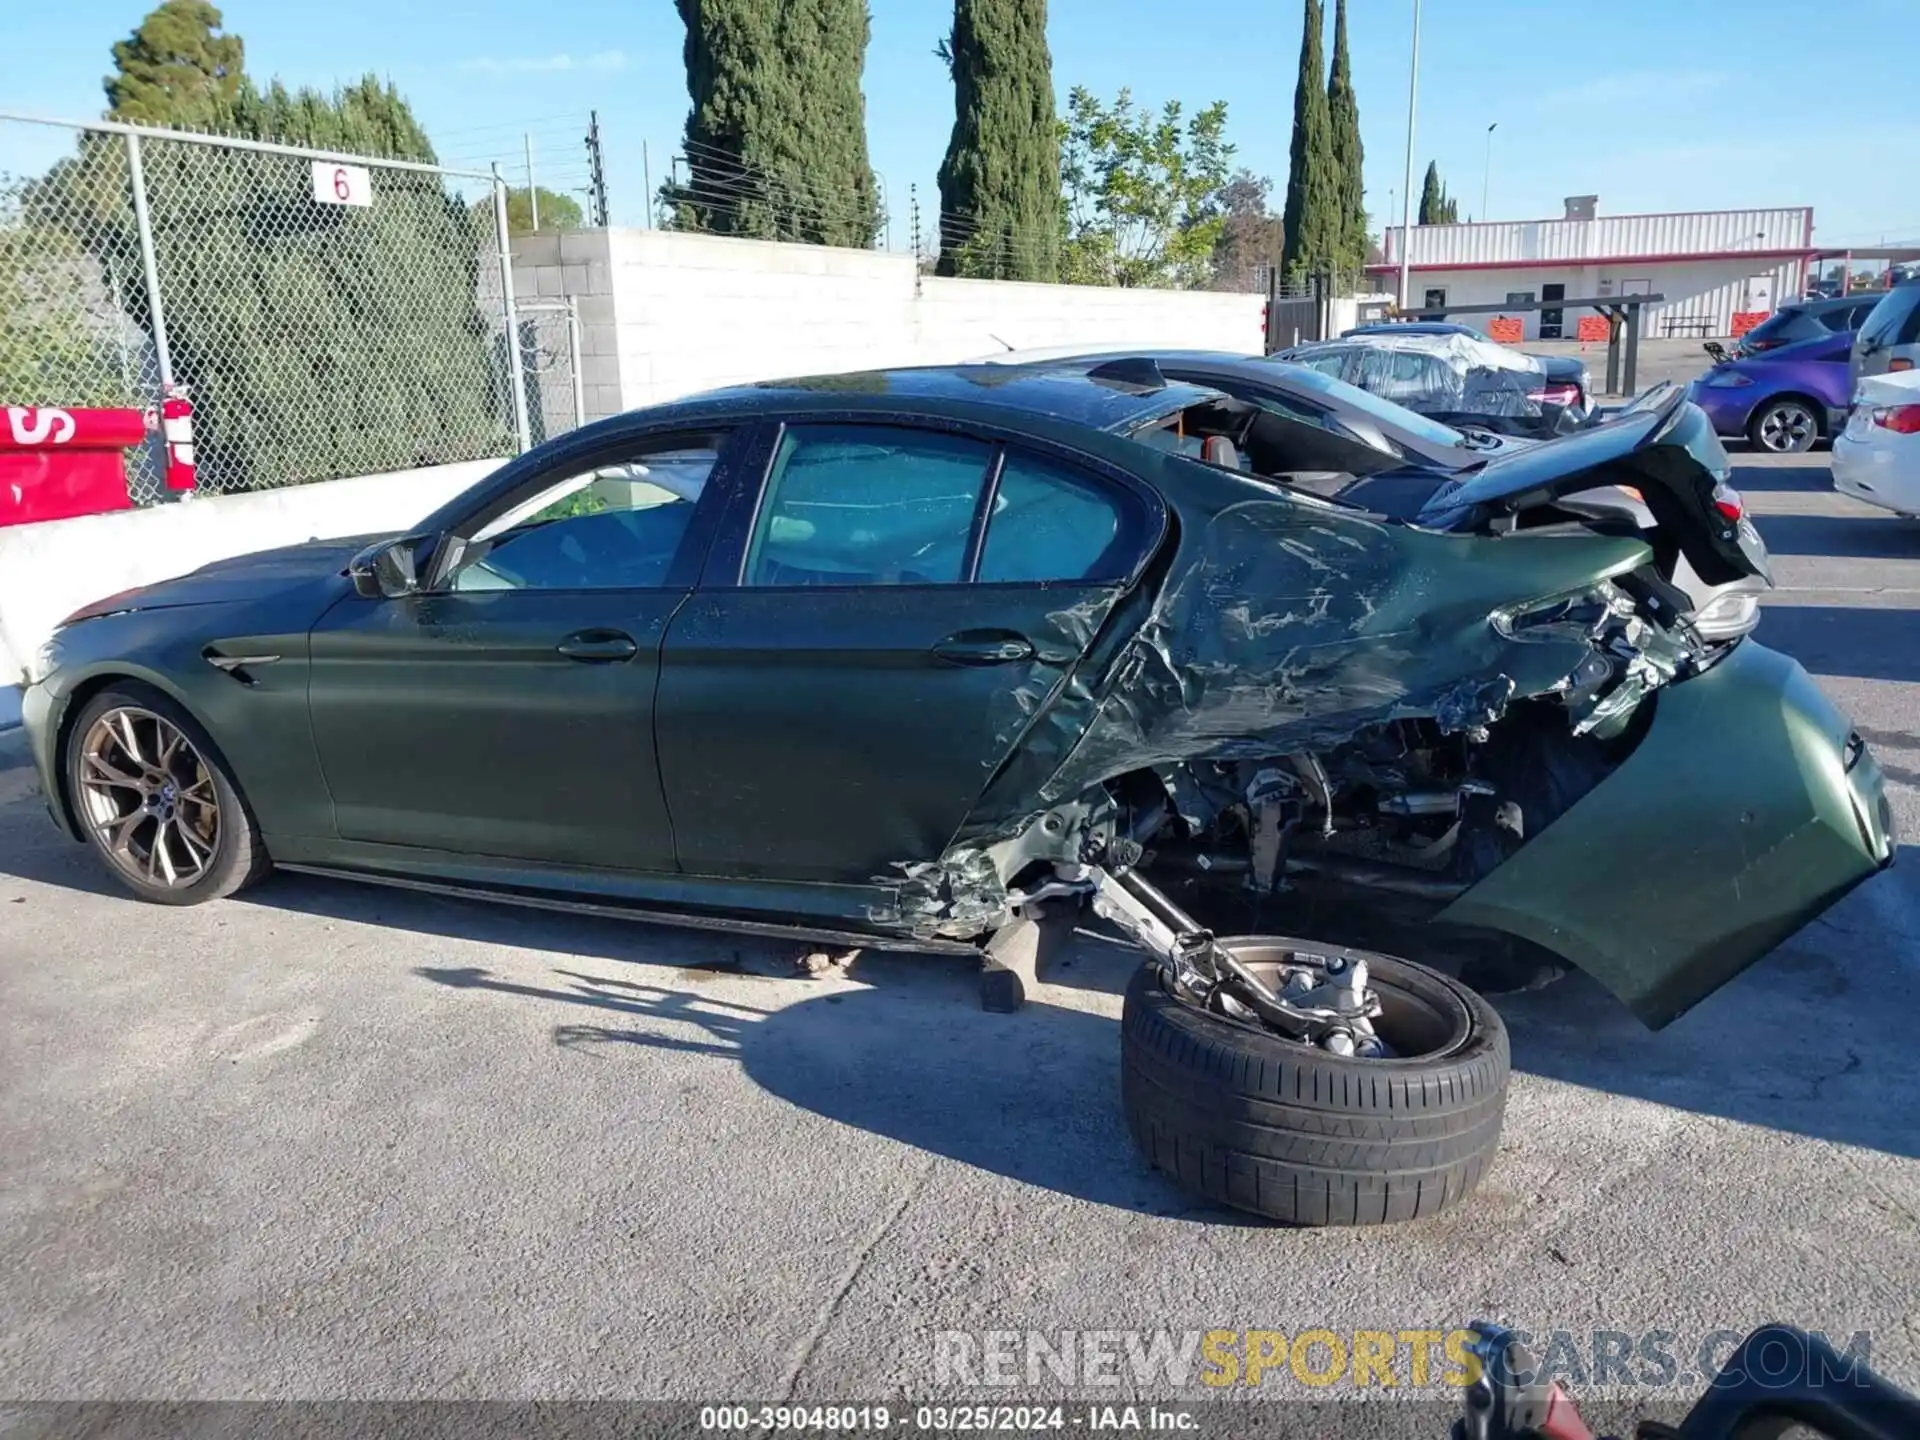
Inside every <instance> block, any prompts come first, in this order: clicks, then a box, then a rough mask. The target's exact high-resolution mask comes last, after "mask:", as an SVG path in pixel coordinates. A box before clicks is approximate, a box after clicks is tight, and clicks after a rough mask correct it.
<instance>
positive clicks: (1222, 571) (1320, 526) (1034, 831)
mask: <svg viewBox="0 0 1920 1440" xmlns="http://www.w3.org/2000/svg"><path fill="white" fill-rule="evenodd" d="M1246 493H1247V491H1246V489H1245V488H1240V489H1238V490H1237V495H1239V496H1244V495H1245V494H1246ZM1650 554H1651V552H1650V551H1649V549H1648V547H1647V546H1646V545H1644V544H1643V543H1641V542H1640V541H1638V540H1632V539H1622V538H1610V537H1602V536H1598V535H1593V534H1590V533H1579V534H1558V535H1544V534H1540V535H1514V536H1508V537H1504V538H1488V537H1476V536H1461V535H1443V534H1437V533H1434V532H1430V531H1424V530H1418V529H1414V528H1412V527H1408V526H1402V525H1392V524H1387V523H1383V522H1381V521H1378V520H1376V519H1374V518H1372V517H1369V516H1367V515H1365V514H1362V513H1359V512H1356V511H1349V510H1343V509H1340V508H1338V507H1334V506H1329V505H1323V504H1319V503H1316V502H1312V501H1310V500H1306V499H1302V498H1297V497H1292V496H1287V495H1276V496H1274V498H1272V499H1259V500H1244V499H1242V500H1239V502H1238V503H1230V504H1227V505H1225V506H1224V507H1223V508H1221V509H1220V510H1218V511H1217V512H1215V513H1213V514H1212V515H1211V517H1210V519H1209V520H1208V521H1207V522H1206V523H1205V524H1204V525H1203V526H1202V527H1201V528H1199V529H1198V530H1197V531H1193V532H1189V533H1188V534H1187V535H1186V536H1184V537H1183V539H1182V542H1181V544H1180V546H1179V548H1178V550H1177V552H1176V553H1175V555H1174V557H1173V561H1172V564H1171V566H1170V568H1169V569H1168V571H1167V573H1166V577H1165V579H1164V581H1163V582H1162V583H1161V585H1160V586H1159V589H1158V595H1157V599H1156V598H1153V594H1154V592H1153V590H1152V589H1151V587H1147V588H1143V589H1142V590H1138V591H1136V592H1134V593H1133V594H1132V595H1130V596H1129V597H1128V598H1127V599H1126V600H1125V601H1123V602H1122V603H1121V605H1120V607H1119V608H1118V610H1117V611H1116V612H1115V613H1114V614H1112V615H1111V616H1108V617H1104V618H1105V620H1106V623H1105V624H1104V625H1103V624H1101V623H1100V620H1099V619H1097V618H1096V617H1095V616H1094V615H1093V614H1091V613H1089V614H1087V615H1084V616H1079V615H1076V616H1072V617H1068V616H1064V615H1063V616H1062V617H1061V628H1062V630H1063V631H1065V630H1082V631H1083V633H1085V632H1084V630H1083V627H1086V626H1088V625H1089V624H1090V625H1091V627H1092V630H1093V632H1094V634H1093V639H1092V647H1091V649H1090V650H1089V651H1088V653H1087V655H1086V656H1085V657H1084V658H1083V659H1082V660H1081V662H1080V664H1079V665H1078V666H1077V667H1075V669H1074V670H1073V671H1072V672H1071V673H1070V674H1068V675H1067V676H1066V678H1065V679H1064V680H1058V681H1057V683H1055V684H1053V685H1052V686H1051V693H1050V694H1049V696H1048V697H1047V699H1046V700H1045V702H1044V703H1043V704H1040V705H1039V706H1038V707H1037V708H1036V707H1035V704H1034V701H1035V697H1034V696H1033V695H1032V694H1031V693H1030V692H1029V691H1028V690H1027V686H1028V685H1029V684H1030V683H1031V682H1032V680H1033V679H1035V678H1037V677H1015V679H1014V683H1013V685H1012V686H1011V687H1010V693H1011V696H1012V697H1013V699H1012V702H1011V703H1012V707H1013V709H1014V710H1016V711H1017V712H1018V713H1019V716H1020V718H1021V719H1022V720H1023V721H1024V724H1025V732H1024V734H1023V735H1022V736H1021V738H1020V740H1019V742H1018V744H1017V746H1016V748H1015V749H1014V751H1013V752H1012V753H1011V754H1010V755H1009V756H1008V758H1007V759H1006V761H1005V762H1003V764H1002V765H1001V766H1000V767H999V769H998V770H997V772H996V774H995V776H994V779H993V781H992V783H991V784H990V785H989V786H988V787H987V789H986V791H985V793H984V794H983V795H982V796H981V798H980V801H979V803H978V804H977V805H976V806H975V808H974V811H973V813H972V814H971V815H970V816H969V818H968V821H967V823H966V825H965V826H964V827H963V828H962V830H961V832H960V834H959V835H958V836H957V837H956V843H955V846H954V848H953V849H952V850H950V851H949V852H948V854H947V855H946V856H944V857H941V859H939V860H938V861H934V862H930V863H929V862H923V861H916V862H911V863H909V864H908V865H906V866H903V870H904V871H905V872H906V874H907V876H908V879H909V881H910V885H909V887H908V888H909V889H911V890H912V891H914V892H915V893H914V894H913V895H912V896H909V897H908V898H907V899H906V900H904V901H903V909H904V910H906V911H907V912H909V913H912V914H916V915H917V916H918V920H917V922H916V923H918V924H920V925H925V926H928V927H932V928H933V929H935V930H937V932H938V933H942V934H959V933H962V928H961V927H963V926H964V925H972V926H973V927H974V932H976V933H977V931H978V929H980V928H982V924H983V923H984V924H986V925H990V924H991V923H993V921H994V919H995V918H997V916H998V915H999V914H1000V913H1001V912H1002V911H1003V910H1004V888H1003V885H1004V881H1005V880H1006V879H1007V878H1008V877H1009V876H1011V875H1013V874H1015V873H1017V871H1018V869H1019V868H1020V867H1021V866H1022V865H1025V864H1028V863H1031V862H1032V861H1034V860H1037V859H1049V858H1059V859H1073V858H1077V857H1076V856H1075V855H1074V854H1073V853H1072V851H1071V849H1070V848H1069V847H1071V846H1072V845H1076V844H1077V843H1078V840H1077V835H1078V827H1077V826H1075V825H1070V824H1062V825H1060V826H1058V827H1056V829H1055V831H1054V832H1053V834H1052V835H1049V834H1046V833H1044V832H1042V831H1041V830H1040V828H1039V822H1040V820H1041V818H1042V817H1043V816H1044V815H1047V814H1048V812H1055V813H1056V814H1057V813H1059V807H1063V806H1068V805H1073V804H1083V803H1085V802H1086V800H1087V797H1089V796H1094V795H1100V794H1103V793H1104V792H1103V791H1102V789H1101V787H1102V786H1103V785H1104V783H1105V782H1107V781H1110V780H1113V779H1115V778H1117V777H1119V776H1122V775H1125V774H1128V773H1130V772H1133V771H1140V770H1152V769H1162V770H1163V773H1164V767H1169V766H1179V765H1184V764H1187V763H1189V762H1193V761H1200V760H1232V759H1257V758H1267V757H1272V756H1276V755H1287V754H1297V753H1302V752H1311V751H1316V750H1323V749H1326V748H1328V747H1330V746H1333V745H1337V744H1339V743H1341V742H1343V741H1345V740H1348V739H1351V738H1352V737H1353V736H1354V735H1355V734H1357V733H1358V732H1359V731H1361V730H1363V729H1365V728H1366V727H1368V726H1372V725H1377V724H1380V723H1383V722H1386V721H1391V720H1397V719H1404V718H1415V717H1422V718H1433V719H1436V720H1438V721H1439V723H1440V724H1441V725H1442V727H1443V728H1446V729H1450V730H1466V729H1470V728H1472V727H1475V726H1483V725H1486V724H1490V723H1492V722H1494V721H1496V720H1497V719H1498V718H1499V716H1500V715H1501V714H1502V713H1503V712H1504V710H1505V708H1506V706H1507V705H1508V704H1509V703H1510V702H1511V701H1513V700H1516V699H1523V698H1526V697H1529V696H1538V695H1544V694H1549V693H1554V692H1557V691H1559V690H1561V689H1562V688H1563V687H1564V686H1565V684H1566V681H1567V677H1568V676H1569V675H1571V674H1572V673H1573V672H1574V671H1575V670H1576V669H1578V668H1579V666H1580V665H1581V663H1582V662H1583V661H1584V660H1586V659H1587V657H1588V656H1589V655H1591V654H1592V653H1593V641H1592V639H1591V638H1590V636H1589V635H1588V634H1587V633H1586V632H1585V631H1584V630H1582V629H1580V628H1578V627H1568V628H1566V629H1565V630H1563V631H1560V632H1557V633H1554V632H1547V633H1542V632H1534V633H1529V634H1527V635H1526V636H1525V638H1516V637H1515V635H1514V634H1512V633H1503V632H1502V629H1501V628H1500V627H1499V626H1496V625H1495V623H1494V619H1493V617H1494V616H1496V615H1503V616H1504V615H1508V614H1510V613H1511V612H1513V611H1514V610H1515V609H1516V608H1517V607H1519V608H1524V607H1525V606H1526V605H1528V604H1530V603H1532V602H1538V601H1544V600H1548V599H1551V598H1552V597H1557V596H1562V595H1579V594H1584V593H1587V592H1590V591H1591V590H1592V588H1593V587H1594V585H1595V584H1597V583H1598V582H1601V581H1603V580H1605V579H1607V578H1608V577H1610V576H1614V575H1618V574H1622V573H1624V572H1626V571H1630V570H1633V569H1635V568H1638V567H1639V566H1641V565H1643V564H1645V563H1646V562H1647V561H1648V559H1649V558H1650ZM1054 839H1057V841H1058V844H1059V846H1060V847H1061V848H1060V849H1059V850H1058V852H1057V853H1056V852H1055V851H1053V850H1050V849H1049V841H1050V840H1054ZM996 880H998V881H999V882H1001V885H1000V886H998V887H997V886H996V885H995V883H994V882H995V881H996Z"/></svg>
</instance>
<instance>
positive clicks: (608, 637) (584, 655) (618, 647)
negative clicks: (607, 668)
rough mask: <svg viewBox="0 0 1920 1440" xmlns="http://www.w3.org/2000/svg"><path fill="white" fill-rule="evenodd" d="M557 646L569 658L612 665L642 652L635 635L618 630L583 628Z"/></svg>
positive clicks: (592, 663)
mask: <svg viewBox="0 0 1920 1440" xmlns="http://www.w3.org/2000/svg"><path fill="white" fill-rule="evenodd" d="M557 648H558V649H559V651H560V653H561V654H562V655H564V656H566V657H567V659H569V660H578V661H579V662H580V663H581V664H583V665H611V664H613V663H615V662H617V661H620V660H631V659H632V658H633V657H634V656H635V655H637V654H639V653H640V647H639V646H638V645H636V644H634V643H633V637H632V636H631V635H623V634H621V633H620V632H619V631H618V630H581V631H578V632H576V633H575V634H572V635H569V636H568V637H567V638H566V639H564V640H562V641H561V642H560V644H559V646H558V647H557Z"/></svg>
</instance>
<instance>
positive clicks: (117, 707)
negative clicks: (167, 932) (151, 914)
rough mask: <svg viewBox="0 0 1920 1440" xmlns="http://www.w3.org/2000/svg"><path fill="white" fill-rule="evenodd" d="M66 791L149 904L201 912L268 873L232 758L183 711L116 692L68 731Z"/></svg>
mask: <svg viewBox="0 0 1920 1440" xmlns="http://www.w3.org/2000/svg"><path fill="white" fill-rule="evenodd" d="M65 764H66V781H67V793H68V795H69V796H70V797H71V799H72V801H73V809H74V814H75V815H76V816H77V817H78V819H79V822H80V826H81V828H82V830H83V831H84V833H85V835H86V837H87V840H88V842H89V843H90V844H91V845H92V846H93V848H94V850H95V851H96V852H98V854H99V855H100V857H101V858H102V859H104V860H105V861H106V862H107V865H108V868H110V869H111V870H112V871H113V872H114V875H115V876H116V877H117V878H118V879H119V880H120V882H121V883H122V884H123V885H125V886H126V887H127V888H128V889H129V890H131V891H133V893H134V894H135V895H136V896H138V897H139V898H140V899H142V900H150V901H153V902H155V903H157V904H161V905H197V904H199V903H201V902H202V901H205V900H217V899H219V898H221V897H222V896H226V895H231V894H233V893H234V892H235V891H237V890H239V889H241V888H242V887H243V886H245V885H248V884H251V883H252V882H253V881H255V880H257V879H259V878H260V877H261V876H262V875H264V874H265V873H266V872H267V870H268V869H269V868H270V861H269V860H268V858H267V850H266V846H265V845H263V844H262V843H261V840H260V831H259V827H258V825H257V824H256V823H255V822H254V818H253V813H252V812H251V811H250V810H249V809H248V808H247V804H246V801H245V800H244V799H243V798H242V796H241V794H240V789H239V786H238V785H237V784H236V783H235V782H234V779H233V775H232V772H231V770H230V769H229V768H228V765H227V762H226V759H225V757H224V756H222V755H221V753H220V751H219V748H218V747H217V746H215V745H214V743H213V740H212V737H210V736H209V735H208V734H207V732H206V731H205V729H203V728H202V727H201V725H200V724H199V722H198V721H196V720H195V719H194V718H193V717H192V716H191V715H189V714H188V713H187V712H186V711H185V710H184V709H183V708H182V707H181V706H179V705H178V704H176V703H175V702H174V701H172V700H171V699H169V698H168V697H167V696H165V695H163V694H161V693H160V692H159V691H157V690H153V689H151V688H149V687H147V686H144V685H135V684H131V683H129V684H121V685H114V686H110V687H108V688H107V689H105V690H102V691H100V693H99V694H97V695H95V696H93V697H92V698H91V699H90V700H88V701H87V703H86V704H85V705H84V706H83V707H82V708H81V711H80V713H79V715H77V716H76V717H75V718H74V722H73V724H72V726H71V727H69V729H68V732H67V749H66V756H65Z"/></svg>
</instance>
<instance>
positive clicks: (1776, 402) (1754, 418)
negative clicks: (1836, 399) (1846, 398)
mask: <svg viewBox="0 0 1920 1440" xmlns="http://www.w3.org/2000/svg"><path fill="white" fill-rule="evenodd" d="M1820 431H1821V425H1820V407H1819V406H1817V405H1815V404H1814V403H1813V402H1812V401H1811V400H1807V399H1803V398H1802V397H1801V396H1798V395H1776V396H1775V397H1774V398H1773V399H1771V400H1768V401H1766V402H1764V403H1763V404H1762V405H1761V406H1760V408H1759V409H1757V410H1755V411H1754V412H1753V414H1752V415H1751V416H1750V417H1748V420H1747V441H1748V443H1749V444H1751V445H1752V446H1753V448H1754V449H1756V450H1764V451H1766V452H1767V453H1768V454H1769V455H1804V454H1806V452H1807V451H1809V450H1811V449H1813V447H1814V443H1815V442H1816V441H1817V440H1819V438H1820Z"/></svg>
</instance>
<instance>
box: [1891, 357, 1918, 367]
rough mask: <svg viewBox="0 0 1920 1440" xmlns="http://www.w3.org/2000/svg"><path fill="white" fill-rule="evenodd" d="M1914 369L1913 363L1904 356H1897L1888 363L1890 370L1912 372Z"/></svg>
mask: <svg viewBox="0 0 1920 1440" xmlns="http://www.w3.org/2000/svg"><path fill="white" fill-rule="evenodd" d="M1912 368H1913V361H1911V360H1909V359H1907V357H1906V356H1904V355H1896V356H1894V357H1893V359H1891V360H1889V361H1888V362H1887V369H1889V370H1911V369H1912Z"/></svg>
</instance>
